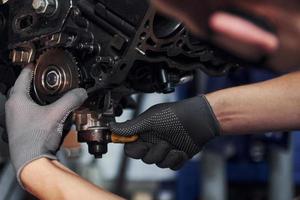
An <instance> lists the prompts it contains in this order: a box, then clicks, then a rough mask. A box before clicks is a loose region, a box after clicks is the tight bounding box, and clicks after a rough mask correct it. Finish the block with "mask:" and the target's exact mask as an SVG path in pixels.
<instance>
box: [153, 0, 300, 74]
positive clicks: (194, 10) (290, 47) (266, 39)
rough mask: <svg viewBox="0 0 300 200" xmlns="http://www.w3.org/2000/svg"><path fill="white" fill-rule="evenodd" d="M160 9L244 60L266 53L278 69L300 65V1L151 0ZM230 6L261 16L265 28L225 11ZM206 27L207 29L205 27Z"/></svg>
mask: <svg viewBox="0 0 300 200" xmlns="http://www.w3.org/2000/svg"><path fill="white" fill-rule="evenodd" d="M151 2H152V3H153V4H154V5H155V6H156V7H157V8H158V9H159V10H160V11H162V12H163V13H165V14H168V15H170V16H173V17H175V18H177V19H179V21H183V22H184V23H185V24H186V25H187V26H188V27H189V28H190V29H191V30H192V31H193V32H194V33H196V34H198V35H200V36H201V37H203V39H209V40H211V41H212V42H214V43H215V44H216V45H218V46H220V47H222V48H224V49H226V50H228V51H230V52H232V53H234V54H235V55H238V56H240V57H242V58H245V59H246V60H247V59H249V60H256V59H257V58H260V56H262V55H267V56H269V58H268V61H267V63H266V64H267V65H268V66H269V67H271V68H272V69H276V70H279V71H292V70H295V69H296V70H298V69H299V65H300V56H298V55H299V51H300V45H299V44H300V37H299V36H300V28H299V26H297V24H298V23H297V22H298V21H299V20H300V12H299V10H300V4H299V1H298V0H290V1H286V0H273V1H270V0H255V1H253V0H243V1H240V0H202V1H199V0H151ZM224 8H234V9H238V10H242V11H246V12H247V13H248V14H250V15H252V16H253V17H260V18H263V19H264V20H265V21H267V22H269V24H271V25H272V26H273V27H274V28H275V30H276V31H275V33H272V32H269V31H266V30H265V29H262V28H261V27H259V26H257V24H255V23H252V21H251V20H248V18H245V17H243V16H240V15H235V14H232V13H230V12H227V11H225V12H224ZM207 30H210V31H207Z"/></svg>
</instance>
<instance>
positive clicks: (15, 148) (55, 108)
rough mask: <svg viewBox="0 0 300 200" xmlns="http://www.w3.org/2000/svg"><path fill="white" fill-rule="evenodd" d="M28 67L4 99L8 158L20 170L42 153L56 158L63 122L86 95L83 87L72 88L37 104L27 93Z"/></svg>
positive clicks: (18, 171)
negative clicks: (49, 102) (57, 98)
mask: <svg viewBox="0 0 300 200" xmlns="http://www.w3.org/2000/svg"><path fill="white" fill-rule="evenodd" d="M31 79H32V69H31V67H30V66H29V67H26V68H25V69H23V71H22V73H21V75H20V76H19V78H18V79H17V81H16V83H15V86H14V87H13V89H12V90H11V93H10V97H9V99H8V101H7V103H6V106H5V108H6V127H7V132H8V139H9V148H10V156H11V162H12V164H13V166H14V168H15V170H16V172H17V178H18V180H19V182H20V183H21V181H20V173H21V171H22V169H23V168H24V166H26V165H27V164H29V163H30V162H32V161H34V160H36V159H39V158H42V157H46V158H49V159H57V158H56V152H57V151H58V149H59V145H60V142H61V139H62V129H63V123H64V122H65V120H66V118H67V117H68V115H69V114H70V113H71V112H72V111H73V110H74V109H76V108H78V107H79V106H80V105H81V104H82V103H83V102H84V101H85V100H86V98H87V93H86V91H85V90H84V89H74V90H72V91H70V92H68V93H66V94H65V95H64V96H63V97H62V98H61V99H59V100H58V101H57V102H55V103H53V104H51V105H48V106H39V105H37V104H36V103H35V102H34V101H33V100H32V99H31V97H30V94H29V91H30V84H31Z"/></svg>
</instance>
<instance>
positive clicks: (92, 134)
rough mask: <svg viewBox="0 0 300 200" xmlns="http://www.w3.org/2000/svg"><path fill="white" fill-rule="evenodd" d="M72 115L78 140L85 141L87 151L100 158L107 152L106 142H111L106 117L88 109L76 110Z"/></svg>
mask: <svg viewBox="0 0 300 200" xmlns="http://www.w3.org/2000/svg"><path fill="white" fill-rule="evenodd" d="M74 116H75V123H76V126H77V130H78V141H79V142H82V143H87V144H88V147H89V153H90V154H92V155H94V156H95V158H102V155H103V154H106V153H107V144H108V143H110V142H111V137H110V136H111V133H110V131H109V129H108V123H109V120H108V118H106V117H105V116H104V115H102V114H99V113H97V112H92V111H90V110H88V109H84V110H79V111H76V112H75V114H74Z"/></svg>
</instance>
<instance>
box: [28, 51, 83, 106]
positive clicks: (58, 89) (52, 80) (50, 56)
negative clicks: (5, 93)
mask: <svg viewBox="0 0 300 200" xmlns="http://www.w3.org/2000/svg"><path fill="white" fill-rule="evenodd" d="M77 87H79V72H78V67H77V63H76V60H75V58H74V57H73V55H72V54H71V53H70V52H68V51H66V50H63V49H58V48H57V49H48V50H46V51H45V52H44V53H42V54H41V55H40V57H39V58H38V60H37V62H36V66H35V70H34V78H33V89H34V91H33V92H34V94H35V95H34V96H35V97H36V100H37V101H38V102H39V103H40V104H42V105H46V104H49V103H52V102H54V101H56V100H57V99H59V98H60V97H61V96H62V95H63V94H65V93H66V92H67V91H69V90H71V89H74V88H77Z"/></svg>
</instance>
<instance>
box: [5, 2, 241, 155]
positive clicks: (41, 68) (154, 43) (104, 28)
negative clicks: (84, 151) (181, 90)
mask: <svg viewBox="0 0 300 200" xmlns="http://www.w3.org/2000/svg"><path fill="white" fill-rule="evenodd" d="M4 6H5V9H4V8H2V7H4ZM0 35H1V36H3V38H7V40H5V43H3V44H1V43H0V53H1V54H2V55H9V54H10V58H9V56H6V58H4V59H3V60H4V61H5V63H10V64H14V65H19V66H20V65H24V64H27V63H31V62H34V63H35V65H36V66H35V71H34V81H33V89H34V90H33V91H32V96H33V97H34V99H35V100H36V101H37V102H39V103H40V104H42V105H45V104H49V103H51V102H53V101H55V100H56V99H57V98H59V97H61V95H63V94H64V93H65V92H66V91H68V90H70V89H73V88H76V87H84V88H86V89H87V90H88V93H89V99H88V100H87V101H86V102H85V104H84V105H83V107H82V108H80V109H79V110H78V111H76V112H75V117H74V119H75V123H76V125H77V129H78V138H79V141H81V142H87V143H88V145H89V151H90V153H91V154H94V155H95V156H96V157H101V156H102V154H104V153H105V152H106V151H107V143H108V142H110V141H111V137H112V135H111V133H109V130H108V123H109V122H111V121H114V119H115V117H116V116H119V115H121V114H122V110H123V109H124V108H127V107H132V100H131V99H130V98H129V97H130V95H131V94H134V93H138V92H147V93H152V92H160V93H170V92H173V91H174V90H175V87H176V86H178V85H180V84H182V83H184V82H186V81H189V80H191V79H192V77H193V72H194V71H195V70H196V69H201V70H202V71H204V72H206V73H208V74H209V75H223V74H224V73H227V72H228V71H230V70H231V69H233V68H236V67H237V66H238V64H237V63H236V62H233V61H232V60H231V57H229V56H228V55H227V54H225V53H224V52H223V51H221V50H219V49H216V48H214V47H212V46H211V45H210V44H208V43H206V42H204V41H202V40H201V39H198V38H196V37H194V36H193V35H192V34H190V33H189V32H188V31H187V30H186V28H185V27H184V25H183V24H182V23H180V22H177V21H175V20H173V19H169V18H168V17H165V16H163V15H161V14H160V13H158V12H157V11H156V10H155V9H154V8H152V7H151V6H150V5H149V4H148V2H147V1H144V0H131V1H123V0H110V1H106V0H68V1H64V0H62V1H58V0H22V1H20V0H10V1H8V2H7V3H6V4H4V5H2V6H1V7H0ZM15 68H17V67H14V69H15ZM114 139H115V140H117V139H118V138H115V137H114ZM121 140H122V141H125V140H124V138H122V139H121ZM129 140H130V139H129Z"/></svg>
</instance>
